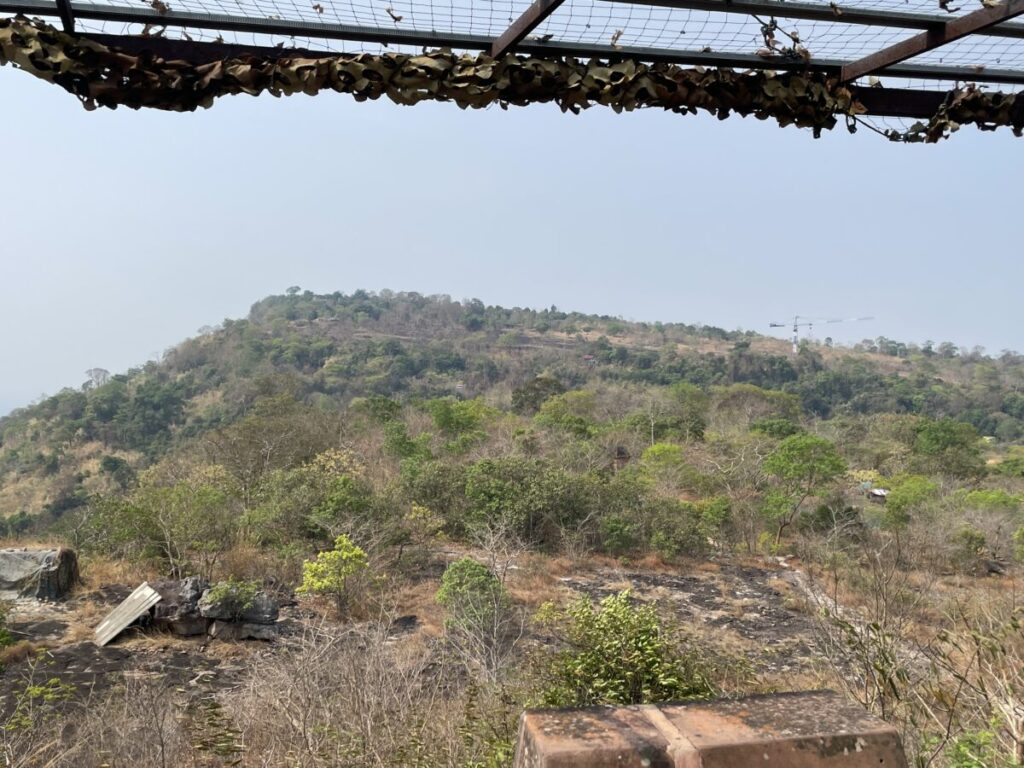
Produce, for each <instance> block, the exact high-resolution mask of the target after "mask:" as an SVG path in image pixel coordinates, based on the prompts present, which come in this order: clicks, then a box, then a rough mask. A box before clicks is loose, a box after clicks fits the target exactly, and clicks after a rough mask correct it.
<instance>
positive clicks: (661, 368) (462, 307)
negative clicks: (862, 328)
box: [0, 290, 1024, 517]
mask: <svg viewBox="0 0 1024 768" xmlns="http://www.w3.org/2000/svg"><path fill="white" fill-rule="evenodd" d="M91 374H92V380H91V381H90V383H89V384H87V385H86V386H85V387H83V388H82V389H81V390H72V389H66V390H63V391H62V392H60V393H58V394H57V395H55V396H53V397H50V398H47V399H46V400H44V401H42V402H40V403H38V404H36V405H33V406H30V407H27V408H23V409H20V410H18V411H15V412H14V413H12V414H10V415H8V416H7V417H5V418H3V419H0V516H8V517H9V516H12V515H21V516H22V517H24V515H26V514H28V515H33V514H39V513H45V514H47V515H53V516H58V515H60V514H61V513H62V512H64V511H65V510H67V509H70V508H73V507H75V506H78V505H81V504H82V503H83V502H84V501H85V499H86V498H88V496H89V495H90V494H92V493H96V492H100V491H108V490H111V489H113V488H116V487H118V485H124V484H126V483H128V482H129V481H130V477H131V476H132V475H133V473H134V472H135V471H137V470H138V469H141V468H143V467H144V466H146V465H147V464H149V463H151V462H152V461H153V460H155V459H157V458H159V457H161V456H163V455H165V454H166V453H167V452H168V451H172V450H175V449H179V448H181V447H183V446H187V445H189V444H190V441H194V440H196V439H197V438H199V437H200V436H202V435H206V434H209V433H210V432H211V430H216V429H219V428H222V427H225V426H227V425H230V424H232V423H235V422H237V421H238V420H239V419H240V418H242V417H243V416H244V415H245V414H246V413H247V412H248V411H249V410H250V409H251V408H252V407H253V404H254V403H257V402H258V401H259V400H260V399H261V398H264V397H268V396H269V397H273V396H287V397H289V398H293V399H294V400H296V401H298V402H301V403H304V404H306V405H307V406H309V407H312V408H314V409H317V410H318V411H320V412H335V411H338V410H340V409H342V408H344V407H345V406H346V404H347V403H349V402H351V401H352V400H353V399H354V398H365V397H371V396H387V397H391V398H396V399H398V400H405V401H413V400H418V399H427V398H438V397H445V396H454V397H456V398H459V399H468V398H474V397H478V396H480V397H483V398H484V399H485V400H486V401H487V402H488V403H489V404H491V405H493V406H496V407H498V408H499V409H505V410H507V409H510V408H511V407H512V404H513V391H514V390H516V389H517V388H520V387H522V386H523V385H524V384H526V383H528V382H530V381H531V380H532V379H533V378H534V377H536V376H537V375H539V374H546V375H548V376H550V377H552V378H553V379H556V380H557V381H558V382H560V384H561V386H563V387H565V388H568V389H570V390H571V389H581V388H594V387H612V386H614V387H625V388H627V389H628V390H629V391H631V392H634V393H642V392H644V391H647V390H649V389H651V388H654V387H661V386H667V385H671V384H673V383H675V382H679V381H685V382H689V383H691V384H694V385H696V386H698V387H700V388H703V389H705V390H709V389H711V388H715V387H727V386H730V385H736V384H746V385H753V386H757V387H761V388H764V389H768V390H778V391H783V392H787V393H791V394H793V395H795V396H796V397H797V398H799V402H800V406H801V409H802V411H803V417H804V418H807V419H831V418H835V417H837V416H850V415H869V414H880V413H899V414H919V415H922V416H928V417H931V418H943V417H951V418H955V419H958V420H963V421H966V422H969V423H971V424H973V425H974V426H975V427H976V428H977V429H978V430H979V432H981V433H982V434H986V435H992V436H993V437H994V438H995V439H997V440H998V441H1001V442H1012V441H1016V440H1019V439H1020V438H1021V436H1022V434H1024V396H1022V395H1020V394H1019V393H1018V391H1019V390H1020V389H1021V385H1022V384H1024V358H1022V357H1021V356H1018V355H1015V354H1010V353H1007V354H1004V355H1003V356H1002V357H1000V358H998V359H994V358H989V357H985V356H984V355H982V354H980V352H979V351H973V352H964V353H961V352H959V351H958V350H956V349H955V348H954V347H952V345H949V344H943V345H939V346H938V347H937V348H936V347H933V346H932V345H930V344H926V345H923V346H921V347H917V346H914V345H906V344H901V343H897V342H893V341H891V340H889V339H878V340H876V341H872V342H866V343H864V344H862V345H858V348H855V349H841V348H831V346H826V345H824V344H817V343H805V344H804V345H803V346H802V348H801V350H800V353H799V354H798V355H796V356H793V355H792V354H790V352H789V345H788V343H787V342H784V341H782V340H779V339H774V338H767V337H762V336H759V335H757V334H753V333H749V332H729V331H724V330H722V329H718V328H711V327H701V326H689V325H683V324H673V323H668V324H662V323H630V322H626V321H623V320H621V319H618V318H614V317H608V316H594V315H584V314H580V313H571V312H562V311H559V310H557V309H556V308H554V307H552V308H551V309H547V310H541V311H536V310H531V309H521V308H512V309H506V308H502V307H489V306H485V305H484V304H482V303H481V302H479V301H468V302H457V301H452V300H451V299H450V298H448V297H443V296H442V297H425V296H421V295H418V294H411V293H406V294H395V293H390V292H382V293H380V294H370V293H367V292H363V291H356V292H355V293H353V294H351V295H345V294H341V293H335V294H330V295H314V294H312V293H310V292H305V293H300V292H298V291H297V290H290V291H289V293H288V294H287V295H282V296H272V297H268V298H266V299H263V300H262V301H260V302H258V303H256V304H255V305H254V306H253V307H252V309H251V311H250V313H249V316H248V317H247V318H246V319H243V320H235V321H231V320H229V321H225V322H224V323H223V325H222V326H221V327H219V328H217V329H211V330H209V331H207V332H205V333H202V334H201V335H199V336H197V337H195V338H192V339H189V340H187V341H185V342H183V343H181V344H180V345H178V346H177V347H175V348H173V349H171V350H169V351H168V352H167V353H166V354H165V355H164V357H163V359H162V360H160V361H159V362H150V363H147V364H146V365H145V366H142V367H140V368H135V369H132V370H130V371H128V372H126V373H124V374H118V375H114V376H110V375H109V374H107V373H106V372H104V371H94V372H91ZM637 397H641V395H639V394H638V395H637Z"/></svg>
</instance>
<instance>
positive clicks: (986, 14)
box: [840, 0, 1024, 83]
mask: <svg viewBox="0 0 1024 768" xmlns="http://www.w3.org/2000/svg"><path fill="white" fill-rule="evenodd" d="M1022 13H1024V0H1004V2H1002V3H1001V4H999V5H996V6H993V7H991V8H982V9H981V10H977V11H974V12H972V13H968V14H967V15H965V16H960V17H959V18H956V19H951V20H950V21H947V22H946V23H944V24H943V25H942V26H941V27H935V28H933V29H929V30H926V31H924V32H922V33H921V34H919V35H914V36H913V37H911V38H909V39H907V40H904V41H902V42H900V43H896V44H895V45H890V46H889V47H888V48H883V49H882V50H880V51H877V52H875V53H872V54H870V55H868V56H865V57H864V58H862V59H858V60H857V61H852V62H850V63H849V64H845V65H843V68H842V70H841V72H840V78H841V79H842V81H843V82H846V83H848V82H850V81H852V80H856V79H857V78H858V77H863V76H864V75H870V74H872V73H874V72H878V71H879V70H882V69H885V68H886V67H891V66H893V65H895V64H899V63H900V62H902V61H906V60H907V59H910V58H913V57H914V56H919V55H921V54H922V53H926V52H928V51H932V50H935V49H936V48H940V47H942V46H943V45H947V44H948V43H952V42H954V41H955V40H959V39H960V38H963V37H967V36H968V35H974V34H978V33H979V32H982V31H984V30H986V29H989V28H991V27H993V26H995V25H996V24H999V23H1000V22H1003V21H1007V20H1008V19H1012V18H1014V17H1016V16H1020V15H1021V14H1022Z"/></svg>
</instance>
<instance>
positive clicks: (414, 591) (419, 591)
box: [391, 580, 444, 637]
mask: <svg viewBox="0 0 1024 768" xmlns="http://www.w3.org/2000/svg"><path fill="white" fill-rule="evenodd" d="M440 586H441V585H440V583H439V582H436V581H432V580H424V581H419V582H415V583H409V584H403V585H402V586H400V587H399V588H398V589H397V590H396V591H395V593H394V594H393V595H392V596H391V598H392V601H393V606H394V608H393V609H394V611H395V614H396V618H397V616H410V615H412V616H416V618H417V619H418V620H419V624H420V628H421V630H422V631H423V632H424V633H426V634H427V635H430V636H431V637H440V636H441V635H443V634H444V609H443V608H442V607H441V606H440V605H438V603H437V597H436V596H437V590H438V589H439V588H440Z"/></svg>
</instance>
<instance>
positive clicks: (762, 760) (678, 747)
mask: <svg viewBox="0 0 1024 768" xmlns="http://www.w3.org/2000/svg"><path fill="white" fill-rule="evenodd" d="M613 766H614V768H753V767H754V766H758V768H868V766H870V767H871V768H907V761H906V756H905V755H904V752H903V747H902V745H901V744H900V739H899V734H898V733H897V732H896V729H895V728H893V727H892V726H890V725H889V724H887V723H885V722H884V721H882V720H879V719H878V718H875V717H873V716H871V715H869V714H867V713H866V712H864V711H863V710H862V709H861V708H860V707H859V706H857V705H855V704H851V703H850V702H848V701H846V700H845V699H844V698H842V697H841V696H839V695H838V694H836V693H833V692H831V691H813V692H809V693H790V694H774V695H765V696H750V697H746V698H743V699H734V700H722V701H711V702H701V703H693V704H659V705H650V706H640V707H604V708H594V709H576V710H565V709H563V710H535V711H528V712H526V713H525V714H524V715H523V718H522V721H521V722H520V730H519V744H518V746H517V749H516V759H515V768H612V767H613Z"/></svg>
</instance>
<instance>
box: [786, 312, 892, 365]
mask: <svg viewBox="0 0 1024 768" xmlns="http://www.w3.org/2000/svg"><path fill="white" fill-rule="evenodd" d="M874 319H875V318H873V317H834V318H824V317H800V315H796V316H794V317H793V322H792V323H768V327H769V328H786V327H790V326H791V327H792V328H793V354H794V355H795V354H796V353H797V352H798V351H799V350H800V329H801V328H807V333H810V332H811V330H812V329H813V327H814V326H815V325H829V324H831V323H853V322H858V321H860V320H874Z"/></svg>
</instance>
